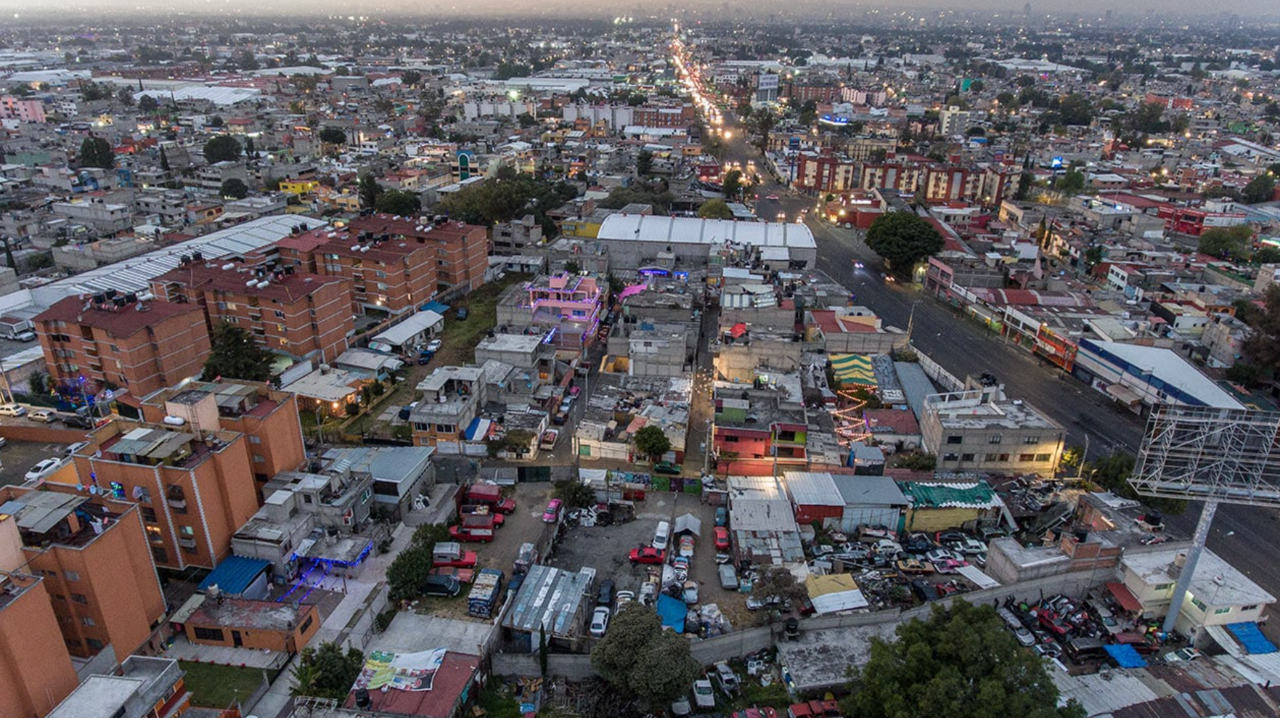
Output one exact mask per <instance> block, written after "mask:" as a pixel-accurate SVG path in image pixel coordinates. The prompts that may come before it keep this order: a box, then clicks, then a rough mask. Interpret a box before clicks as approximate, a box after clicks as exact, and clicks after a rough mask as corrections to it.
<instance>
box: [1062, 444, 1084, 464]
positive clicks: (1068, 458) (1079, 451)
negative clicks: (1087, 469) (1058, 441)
mask: <svg viewBox="0 0 1280 720" xmlns="http://www.w3.org/2000/svg"><path fill="white" fill-rule="evenodd" d="M1083 460H1084V448H1082V447H1080V446H1079V445H1072V446H1071V447H1069V448H1067V449H1066V450H1063V451H1062V467H1064V468H1074V467H1079V466H1080V463H1081V462H1082V461H1083Z"/></svg>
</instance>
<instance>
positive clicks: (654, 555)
mask: <svg viewBox="0 0 1280 720" xmlns="http://www.w3.org/2000/svg"><path fill="white" fill-rule="evenodd" d="M627 559H628V560H630V561H631V562H633V563H639V564H641V565H661V564H662V562H663V561H664V560H666V559H667V554H666V553H665V552H663V551H662V550H659V549H658V548H651V547H640V548H636V549H635V550H632V551H631V552H630V553H628V554H627Z"/></svg>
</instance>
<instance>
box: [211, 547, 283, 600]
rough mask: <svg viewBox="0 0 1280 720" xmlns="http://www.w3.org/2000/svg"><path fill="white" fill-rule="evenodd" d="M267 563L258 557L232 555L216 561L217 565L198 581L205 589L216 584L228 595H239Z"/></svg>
mask: <svg viewBox="0 0 1280 720" xmlns="http://www.w3.org/2000/svg"><path fill="white" fill-rule="evenodd" d="M269 564H270V563H268V562H267V561H266V560H259V559H258V558H247V557H240V556H239V555H232V556H231V557H229V558H227V559H226V560H223V561H222V562H220V563H218V567H216V568H214V569H213V572H211V573H209V576H208V577H206V578H205V579H204V580H203V581H202V582H201V583H200V589H201V590H207V589H209V586H210V585H217V586H218V589H219V590H221V591H222V592H224V593H226V594H228V595H239V594H240V593H242V592H244V591H245V590H247V589H248V588H249V585H251V584H252V583H253V581H254V579H255V578H257V577H258V575H260V574H262V573H263V572H265V571H266V569H267V566H268V565H269Z"/></svg>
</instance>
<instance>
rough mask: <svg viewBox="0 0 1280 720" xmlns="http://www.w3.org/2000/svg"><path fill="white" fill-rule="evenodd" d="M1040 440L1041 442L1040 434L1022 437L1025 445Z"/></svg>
mask: <svg viewBox="0 0 1280 720" xmlns="http://www.w3.org/2000/svg"><path fill="white" fill-rule="evenodd" d="M1038 442H1040V436H1039V435H1027V436H1026V437H1024V438H1022V444H1023V445H1035V444H1036V443H1038Z"/></svg>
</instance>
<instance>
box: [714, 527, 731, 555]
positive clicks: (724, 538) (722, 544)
mask: <svg viewBox="0 0 1280 720" xmlns="http://www.w3.org/2000/svg"><path fill="white" fill-rule="evenodd" d="M728 549H729V528H726V527H717V528H716V550H728Z"/></svg>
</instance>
